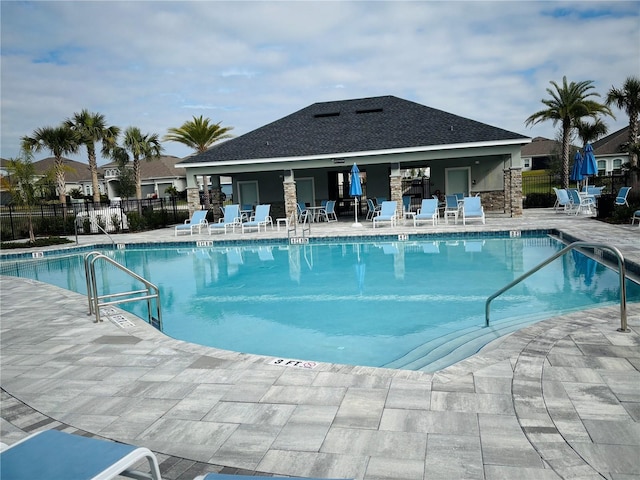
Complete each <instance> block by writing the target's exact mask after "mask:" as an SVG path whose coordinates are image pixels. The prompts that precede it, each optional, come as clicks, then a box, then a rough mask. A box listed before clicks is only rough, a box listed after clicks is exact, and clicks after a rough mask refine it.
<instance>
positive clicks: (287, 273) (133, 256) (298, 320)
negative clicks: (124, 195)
mask: <svg viewBox="0 0 640 480" xmlns="http://www.w3.org/2000/svg"><path fill="white" fill-rule="evenodd" d="M185 245H186V244H185ZM563 246H564V245H563V244H562V243H560V242H559V241H556V240H555V239H553V238H551V237H549V236H547V235H544V236H536V237H523V238H513V239H512V238H489V237H480V238H467V237H455V238H453V237H452V238H438V239H437V240H419V241H377V242H376V241H369V242H363V243H333V242H332V243H311V244H308V245H288V244H283V243H278V244H267V243H260V244H253V245H245V244H236V245H232V244H230V245H225V246H216V247H197V246H194V245H193V244H191V245H190V246H188V247H187V246H181V247H175V246H174V247H167V248H162V247H155V248H136V247H135V246H128V247H127V248H126V249H122V250H112V251H110V252H108V254H109V255H110V256H111V257H112V258H114V260H116V261H117V262H119V263H121V264H123V265H124V266H126V267H127V268H129V269H131V270H133V271H134V272H136V273H138V274H139V275H141V276H143V277H144V278H147V279H148V280H150V281H151V282H153V283H155V284H156V285H158V286H159V287H160V292H161V297H162V309H163V320H164V332H165V333H166V334H168V335H170V336H172V337H174V338H179V339H182V340H186V341H190V342H194V343H199V344H203V345H208V346H212V347H217V348H223V349H228V350H234V351H239V352H248V353H256V354H264V355H269V356H275V357H282V358H293V359H300V360H310V361H318V362H332V363H345V364H352V365H364V366H376V367H389V368H404V369H411V370H427V371H432V370H436V369H438V368H442V367H444V366H447V365H449V364H452V363H455V362H457V361H459V360H460V359H462V358H466V357H467V356H469V355H471V354H473V353H475V352H476V351H477V350H478V349H479V348H481V347H482V346H483V345H485V344H486V343H488V342H489V341H491V340H493V339H495V338H497V337H499V336H500V335H504V334H506V333H509V332H511V331H514V330H516V329H518V328H521V327H522V326H524V325H526V324H529V323H531V322H534V321H537V320H541V319H544V318H549V317H551V316H555V315H558V314H561V313H564V312H568V311H573V310H577V309H583V308H588V307H593V306H596V305H602V304H607V303H617V302H618V300H619V292H618V286H619V277H618V275H617V274H616V273H615V272H613V271H611V270H609V269H608V268H606V267H605V266H603V265H601V264H599V263H597V262H595V261H593V260H591V259H589V258H587V257H584V256H583V255H581V254H579V253H577V252H575V253H571V254H568V255H565V256H563V257H562V258H560V259H558V260H556V261H554V262H553V263H551V264H550V265H549V266H547V267H546V268H544V269H543V270H541V271H540V272H538V273H536V274H534V275H533V276H531V277H530V278H529V279H527V280H526V281H525V282H523V283H521V284H520V285H518V286H516V287H514V288H513V289H512V290H509V291H508V292H506V293H505V294H503V295H502V296H501V297H498V298H497V299H496V300H494V302H493V303H492V309H491V311H492V316H491V318H492V324H491V326H490V327H489V328H483V326H484V306H485V301H486V299H487V297H488V296H489V295H491V294H492V293H494V292H495V291H496V290H498V289H499V288H501V287H503V286H504V285H506V284H507V283H509V282H510V281H511V280H513V279H514V278H515V277H517V276H519V275H521V274H522V273H524V272H525V271H527V270H528V269H530V268H531V267H533V266H535V265H537V264H538V263H540V262H541V261H543V260H545V259H546V258H548V257H550V256H551V255H553V254H554V253H556V252H557V251H559V250H560V249H561V248H562V247H563ZM82 259H83V255H82V254H80V255H74V256H65V257H61V258H52V259H44V260H42V261H38V262H33V261H31V262H20V261H17V262H7V261H4V262H3V263H2V266H3V268H2V270H3V273H4V274H7V275H17V276H24V277H28V278H33V279H36V280H40V281H44V282H47V283H51V284H54V285H58V286H61V287H63V288H67V289H69V290H73V291H76V292H79V293H86V291H85V288H86V286H85V279H84V270H83V260H82ZM97 277H98V283H99V284H100V287H99V288H100V289H101V291H102V288H104V289H106V290H107V291H110V292H116V291H122V290H127V289H132V288H135V285H134V284H133V283H132V280H131V279H130V278H128V277H125V276H124V274H122V273H121V272H119V271H118V270H116V269H114V268H113V267H109V266H106V265H105V266H104V267H103V268H102V270H101V269H100V268H99V269H98V274H97ZM627 290H628V291H627V295H628V300H629V301H638V300H640V287H638V285H636V284H634V283H632V282H628V286H627ZM122 308H125V309H127V310H129V311H132V312H133V313H136V314H138V315H139V316H141V317H143V318H144V317H145V315H146V309H145V308H144V306H143V305H141V304H124V305H122Z"/></svg>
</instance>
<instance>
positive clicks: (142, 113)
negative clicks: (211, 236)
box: [0, 1, 640, 159]
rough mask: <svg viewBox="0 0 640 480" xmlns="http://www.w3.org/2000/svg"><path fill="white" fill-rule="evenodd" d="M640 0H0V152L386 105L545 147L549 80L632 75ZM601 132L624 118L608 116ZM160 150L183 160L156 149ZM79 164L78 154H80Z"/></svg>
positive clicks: (613, 81) (638, 46)
mask: <svg viewBox="0 0 640 480" xmlns="http://www.w3.org/2000/svg"><path fill="white" fill-rule="evenodd" d="M639 7H640V2H637V1H636V2H618V1H609V2H571V1H569V2H552V1H549V2H538V1H523V2H515V1H514V2H506V1H496V2H490V1H487V2H476V1H470V2H436V1H407V2H403V1H379V2H359V1H340V2H325V1H316V2H313V1H312V2H308V1H305V2H302V1H256V2H236V1H208V2H199V1H193V2H187V1H176V2H165V1H157V2H153V1H138V2H107V1H98V2H75V1H57V2H1V3H0V8H1V9H2V11H1V14H2V15H1V18H0V21H1V22H2V24H1V27H2V58H1V61H2V65H1V66H2V70H1V75H2V78H1V80H2V83H1V97H2V112H1V116H2V125H1V126H2V129H1V130H2V142H1V148H2V150H1V155H2V157H4V158H6V157H11V156H15V155H16V154H17V153H18V148H19V143H20V137H22V136H23V135H28V134H30V133H31V132H32V131H33V130H34V129H36V128H39V127H42V126H45V125H55V124H57V123H59V122H60V121H62V120H64V119H65V118H67V117H69V116H71V115H72V114H73V113H74V112H76V111H79V110H80V109H82V108H88V109H90V110H92V111H99V112H100V113H103V114H105V116H106V118H107V120H108V122H110V123H112V124H117V125H119V126H121V127H122V128H126V127H127V126H129V125H136V126H138V127H140V128H141V129H142V130H143V131H145V132H155V133H158V134H160V135H164V134H165V133H166V131H167V129H168V128H170V127H177V126H179V125H181V124H182V123H184V121H185V120H188V119H189V118H191V116H193V115H196V116H197V115H202V114H204V115H206V116H209V117H210V118H211V120H212V121H214V122H222V124H223V125H225V126H233V127H235V129H234V133H235V134H236V135H240V134H242V133H246V132H248V131H250V130H253V129H255V128H257V127H259V126H261V125H263V124H266V123H268V122H272V121H274V120H277V119H278V118H281V117H283V116H285V115H288V114H289V113H292V112H294V111H296V110H299V109H301V108H304V107H305V106H307V105H309V104H311V103H315V102H321V101H328V100H340V99H346V98H359V97H368V96H375V95H396V96H398V97H402V98H406V99H408V100H412V101H417V102H419V103H422V104H424V105H428V106H431V107H434V108H439V109H442V110H446V111H449V112H452V113H455V114H458V115H462V116H465V117H468V118H472V119H475V120H479V121H482V122H485V123H488V124H491V125H495V126H498V127H501V128H505V129H507V130H512V131H515V132H518V133H522V134H525V135H529V136H537V135H542V136H546V137H550V138H552V137H554V130H555V129H554V127H553V125H552V124H551V123H548V124H539V125H536V126H535V127H533V128H527V127H525V125H524V121H525V119H526V118H527V117H528V116H529V115H531V114H532V113H533V112H535V111H537V110H540V109H541V108H542V107H543V106H542V104H541V103H540V100H541V99H542V98H545V97H546V96H547V94H546V90H545V89H546V88H548V87H549V86H550V85H549V81H550V80H555V81H557V82H560V81H561V80H562V76H563V75H566V76H567V78H568V79H569V80H570V81H583V80H593V81H594V86H595V87H596V89H595V90H596V91H597V92H599V93H600V94H601V95H603V96H604V95H606V92H607V90H608V89H609V88H610V87H611V86H620V85H621V84H622V82H623V81H624V79H625V78H626V77H627V76H629V75H638V72H640V41H639V40H640V38H639V35H640V33H639V32H640V13H639V12H640V8H639ZM616 116H617V119H616V120H610V119H607V123H608V124H609V126H610V131H615V130H617V129H619V128H622V127H623V126H625V125H626V124H627V123H628V119H627V117H626V115H625V114H624V113H622V112H619V111H616ZM164 146H165V149H166V152H167V153H168V154H173V155H178V156H185V155H187V154H189V153H190V152H189V151H188V149H185V147H181V146H179V145H177V144H173V143H166V144H164ZM79 158H80V159H82V156H80V157H79Z"/></svg>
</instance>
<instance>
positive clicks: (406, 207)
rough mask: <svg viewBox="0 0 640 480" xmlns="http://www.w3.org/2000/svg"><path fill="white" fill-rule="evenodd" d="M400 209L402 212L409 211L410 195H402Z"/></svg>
mask: <svg viewBox="0 0 640 480" xmlns="http://www.w3.org/2000/svg"><path fill="white" fill-rule="evenodd" d="M402 210H403V211H404V213H407V212H410V211H411V195H403V196H402Z"/></svg>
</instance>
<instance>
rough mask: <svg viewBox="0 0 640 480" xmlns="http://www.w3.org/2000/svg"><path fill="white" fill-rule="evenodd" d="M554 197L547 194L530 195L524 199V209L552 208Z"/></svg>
mask: <svg viewBox="0 0 640 480" xmlns="http://www.w3.org/2000/svg"><path fill="white" fill-rule="evenodd" d="M555 202H556V196H555V195H553V194H549V193H530V194H528V195H527V196H526V197H525V199H524V208H543V207H553V205H554V203H555Z"/></svg>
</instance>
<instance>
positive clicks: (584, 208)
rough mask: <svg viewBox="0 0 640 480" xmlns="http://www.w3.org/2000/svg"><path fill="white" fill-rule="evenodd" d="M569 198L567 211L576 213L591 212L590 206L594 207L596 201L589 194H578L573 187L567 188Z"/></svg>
mask: <svg viewBox="0 0 640 480" xmlns="http://www.w3.org/2000/svg"><path fill="white" fill-rule="evenodd" d="M568 193H569V198H570V199H571V210H570V211H569V212H568V213H573V214H575V215H578V214H579V213H580V212H585V213H588V214H592V213H593V210H592V209H591V207H595V205H596V202H595V201H594V199H593V197H592V196H590V195H580V194H579V193H578V191H577V190H576V189H574V188H570V189H569V190H568Z"/></svg>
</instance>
